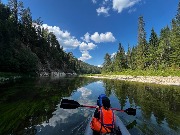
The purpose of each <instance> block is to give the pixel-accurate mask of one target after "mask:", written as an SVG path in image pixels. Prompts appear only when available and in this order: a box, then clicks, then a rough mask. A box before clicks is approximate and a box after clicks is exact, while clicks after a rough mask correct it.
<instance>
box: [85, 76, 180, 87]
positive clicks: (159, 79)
mask: <svg viewBox="0 0 180 135" xmlns="http://www.w3.org/2000/svg"><path fill="white" fill-rule="evenodd" d="M86 77H91V78H102V79H116V80H124V81H133V82H142V83H154V84H161V85H176V86H180V77H178V76H167V77H163V76H131V75H91V76H86Z"/></svg>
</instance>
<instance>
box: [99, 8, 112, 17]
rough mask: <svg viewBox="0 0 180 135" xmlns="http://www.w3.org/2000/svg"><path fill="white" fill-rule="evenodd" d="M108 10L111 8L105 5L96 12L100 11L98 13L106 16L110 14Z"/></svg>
mask: <svg viewBox="0 0 180 135" xmlns="http://www.w3.org/2000/svg"><path fill="white" fill-rule="evenodd" d="M108 11H109V8H105V7H100V8H98V9H96V12H97V13H98V15H101V14H103V15H105V16H109V13H108Z"/></svg>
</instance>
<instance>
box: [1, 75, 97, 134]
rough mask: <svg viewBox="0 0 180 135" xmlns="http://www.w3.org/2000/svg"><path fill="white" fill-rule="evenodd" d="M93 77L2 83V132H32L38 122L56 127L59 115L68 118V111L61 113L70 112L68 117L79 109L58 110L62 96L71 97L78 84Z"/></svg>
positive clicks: (86, 82)
mask: <svg viewBox="0 0 180 135" xmlns="http://www.w3.org/2000/svg"><path fill="white" fill-rule="evenodd" d="M94 81H95V80H93V79H91V80H89V79H83V78H66V79H59V80H51V79H49V78H41V79H27V80H26V79H23V80H20V81H19V82H15V83H10V84H4V85H1V90H0V91H1V92H0V108H1V113H0V134H20V135H21V134H31V133H35V132H36V130H37V129H36V128H35V127H36V126H35V125H39V124H41V126H42V127H43V126H46V125H51V126H52V127H53V126H55V125H56V124H57V121H56V119H59V120H62V121H64V122H65V121H66V118H65V115H60V114H68V115H67V116H66V117H69V116H71V114H72V115H74V114H75V112H77V110H73V111H72V110H66V111H65V110H61V111H59V109H58V108H59V106H58V104H59V103H60V101H61V99H62V97H70V96H71V94H72V93H73V92H75V91H76V90H77V89H78V88H79V87H82V86H83V85H87V84H88V83H92V82H94ZM68 112H69V113H68ZM56 114H57V115H56ZM47 123H48V124H47ZM38 131H39V130H38Z"/></svg>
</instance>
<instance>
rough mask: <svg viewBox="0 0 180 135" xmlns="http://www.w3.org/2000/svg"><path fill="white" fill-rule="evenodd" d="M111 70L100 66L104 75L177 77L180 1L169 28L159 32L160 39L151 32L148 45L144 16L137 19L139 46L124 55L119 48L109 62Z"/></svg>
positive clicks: (179, 62) (179, 61) (179, 52)
mask: <svg viewBox="0 0 180 135" xmlns="http://www.w3.org/2000/svg"><path fill="white" fill-rule="evenodd" d="M111 65H112V66H111V67H113V68H111V69H110V68H109V67H107V66H105V65H104V66H103V72H102V73H103V74H125V75H126V74H127V75H128V74H129V75H155V76H156V75H160V76H161V75H162V76H169V75H172V76H179V70H180V1H179V4H178V10H177V15H176V16H175V18H174V19H172V23H171V28H169V27H168V26H167V27H165V28H162V29H161V32H160V35H159V37H158V35H157V34H156V32H155V31H154V29H153V28H152V30H151V34H150V38H149V43H147V41H146V32H145V22H144V19H143V16H140V17H139V19H138V43H137V45H136V46H134V47H132V48H130V46H129V45H128V51H127V53H126V54H125V53H124V50H123V46H122V45H121V44H120V45H119V50H118V51H117V54H116V56H115V57H114V59H112V64H111Z"/></svg>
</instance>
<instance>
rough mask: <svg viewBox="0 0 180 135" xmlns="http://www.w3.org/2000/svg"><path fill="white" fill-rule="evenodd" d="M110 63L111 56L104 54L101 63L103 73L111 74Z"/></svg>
mask: <svg viewBox="0 0 180 135" xmlns="http://www.w3.org/2000/svg"><path fill="white" fill-rule="evenodd" d="M111 64H112V61H111V55H109V54H108V53H106V54H105V57H104V63H103V69H102V70H103V72H111V71H112V66H111Z"/></svg>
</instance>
